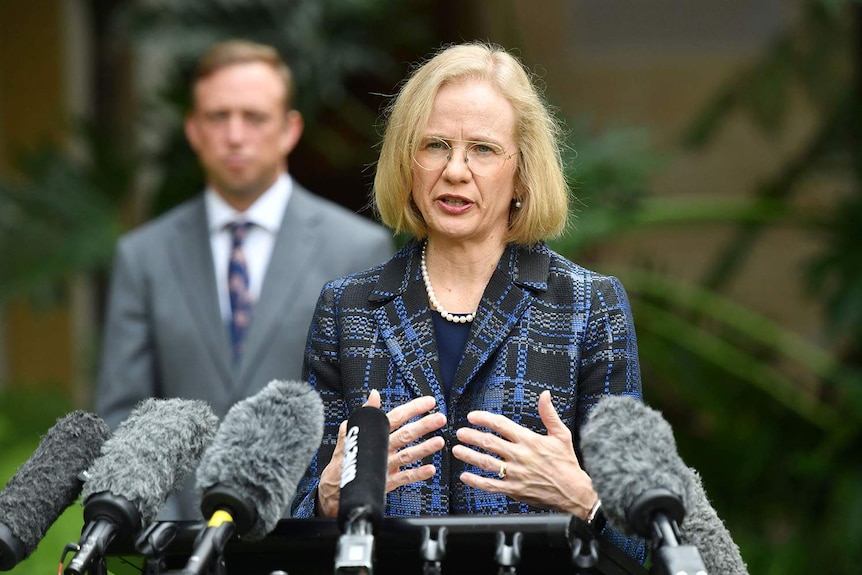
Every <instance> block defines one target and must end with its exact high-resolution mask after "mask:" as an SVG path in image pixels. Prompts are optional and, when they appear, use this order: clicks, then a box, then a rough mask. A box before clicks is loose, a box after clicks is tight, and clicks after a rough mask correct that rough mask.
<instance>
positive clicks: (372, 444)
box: [335, 406, 389, 575]
mask: <svg viewBox="0 0 862 575" xmlns="http://www.w3.org/2000/svg"><path fill="white" fill-rule="evenodd" d="M388 468H389V418H388V417H386V414H385V413H384V412H383V411H382V410H380V409H378V408H376V407H371V406H363V407H359V408H357V409H355V410H353V412H352V413H351V414H350V417H349V418H348V419H347V434H346V435H345V437H344V459H343V461H342V464H341V483H340V487H341V493H340V495H339V499H338V527H339V528H340V529H341V532H342V535H341V537H340V538H339V540H338V548H337V549H336V553H335V573H336V574H338V573H357V574H358V573H363V574H369V575H370V574H371V573H372V572H373V568H374V534H376V533H377V531H378V530H379V529H380V523H381V522H382V521H383V508H384V505H385V502H386V476H387V474H388Z"/></svg>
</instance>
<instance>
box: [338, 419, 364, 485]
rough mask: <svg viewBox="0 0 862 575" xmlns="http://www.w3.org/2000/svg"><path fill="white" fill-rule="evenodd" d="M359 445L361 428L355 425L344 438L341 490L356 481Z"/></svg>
mask: <svg viewBox="0 0 862 575" xmlns="http://www.w3.org/2000/svg"><path fill="white" fill-rule="evenodd" d="M358 443H359V426H358V425H354V426H353V427H351V428H350V429H348V430H347V435H346V436H345V437H344V462H343V463H342V465H341V485H340V486H339V487H341V489H344V486H345V485H347V484H348V483H350V482H351V481H353V480H354V479H356V451H357V444H358Z"/></svg>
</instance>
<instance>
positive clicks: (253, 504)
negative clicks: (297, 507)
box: [183, 380, 323, 574]
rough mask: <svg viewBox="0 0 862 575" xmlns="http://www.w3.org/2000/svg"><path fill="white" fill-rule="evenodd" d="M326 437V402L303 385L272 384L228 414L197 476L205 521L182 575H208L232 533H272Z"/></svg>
mask: <svg viewBox="0 0 862 575" xmlns="http://www.w3.org/2000/svg"><path fill="white" fill-rule="evenodd" d="M322 438H323V402H322V401H321V399H320V396H319V395H318V393H317V392H316V391H315V390H314V389H312V387H311V386H310V385H308V384H307V383H303V382H293V381H278V380H274V381H271V382H270V383H269V384H268V385H267V386H266V387H264V388H263V389H262V390H261V391H259V392H258V393H256V394H255V395H253V396H251V397H249V398H246V399H244V400H242V401H240V402H238V403H236V404H234V406H233V407H231V408H230V411H228V412H227V415H226V416H225V418H224V421H223V422H222V424H221V426H220V427H219V430H218V432H217V433H216V436H215V439H214V440H213V443H212V445H210V447H209V448H208V449H207V450H206V452H205V453H204V456H203V458H202V460H201V464H200V466H199V467H198V471H197V475H196V484H197V488H198V489H201V490H203V495H202V498H201V511H202V512H203V515H204V517H206V518H207V519H208V524H207V527H206V528H205V529H204V530H203V531H201V533H200V535H199V536H198V538H197V540H196V542H195V548H194V551H193V553H192V555H191V556H190V557H189V560H188V562H187V564H186V567H185V569H184V570H183V573H185V574H192V573H194V574H200V573H203V572H205V570H207V569H208V568H209V567H210V565H212V563H213V561H219V562H220V561H223V556H222V553H223V551H224V547H225V545H226V544H227V542H228V540H230V538H231V537H232V536H233V534H234V532H236V533H238V534H239V535H241V536H243V537H244V538H245V539H247V540H257V539H262V538H263V537H265V536H266V535H267V534H268V533H269V532H271V531H272V530H273V529H274V528H275V526H276V524H277V523H278V520H279V519H280V518H281V516H282V514H283V513H284V510H285V509H286V508H287V506H288V505H290V502H291V501H292V500H293V497H294V495H295V494H296V486H297V484H298V482H299V480H300V478H301V477H302V475H303V474H304V473H305V470H306V468H307V467H308V464H309V463H310V462H311V458H312V456H313V455H314V453H315V452H316V451H317V449H318V447H320V441H321V439H322Z"/></svg>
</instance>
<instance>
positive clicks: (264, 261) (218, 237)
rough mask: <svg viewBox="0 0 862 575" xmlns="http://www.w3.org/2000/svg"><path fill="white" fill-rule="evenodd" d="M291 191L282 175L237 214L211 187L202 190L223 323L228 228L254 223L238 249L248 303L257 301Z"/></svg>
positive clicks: (290, 183) (289, 182) (227, 298)
mask: <svg viewBox="0 0 862 575" xmlns="http://www.w3.org/2000/svg"><path fill="white" fill-rule="evenodd" d="M292 189H293V181H292V180H291V179H290V177H288V176H287V174H282V175H281V176H279V178H278V179H277V180H276V181H275V183H274V184H273V185H272V187H271V188H269V189H268V190H267V191H265V192H264V193H263V195H261V196H260V197H259V198H258V199H257V201H255V202H254V204H252V205H251V207H250V208H249V209H248V210H246V211H245V212H240V211H237V210H236V209H235V208H233V207H232V206H231V205H230V204H228V203H227V202H226V201H224V199H223V198H222V197H221V196H220V195H218V193H217V192H216V191H215V190H213V189H212V188H207V189H206V192H205V194H204V201H205V203H206V210H207V219H208V221H209V231H210V247H211V248H212V253H213V263H214V264H215V275H216V277H215V280H216V286H217V287H218V296H219V306H220V307H221V315H222V319H223V320H224V321H225V322H229V321H230V317H231V310H230V296H229V294H228V289H227V274H228V261H229V260H230V250H231V243H232V241H233V240H232V237H231V232H230V230H229V229H228V225H230V224H232V223H234V222H251V223H252V224H254V225H253V226H251V227H250V228H249V230H248V235H247V236H246V238H245V241H244V242H243V246H242V249H243V252H244V254H245V259H246V263H247V265H248V281H249V292H250V294H251V299H252V302H257V301H258V299H260V290H261V286H262V285H263V278H264V276H265V275H266V268H267V266H268V265H269V259H270V256H272V250H273V248H274V247H275V240H276V238H277V237H278V230H279V228H280V227H281V220H282V218H283V217H284V210H285V208H286V207H287V202H288V200H289V199H290V194H291V192H292ZM252 309H253V308H252Z"/></svg>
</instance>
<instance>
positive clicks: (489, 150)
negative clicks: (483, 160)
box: [471, 144, 497, 156]
mask: <svg viewBox="0 0 862 575" xmlns="http://www.w3.org/2000/svg"><path fill="white" fill-rule="evenodd" d="M471 148H472V150H473V151H474V152H476V153H477V154H480V155H483V156H484V155H491V154H496V153H497V149H496V148H494V147H492V146H490V145H489V144H473V145H472V146H471Z"/></svg>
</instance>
